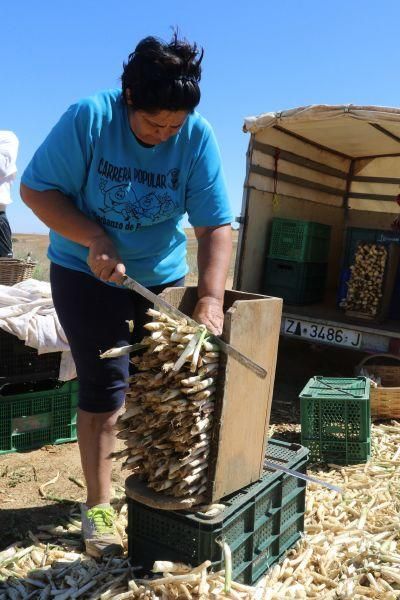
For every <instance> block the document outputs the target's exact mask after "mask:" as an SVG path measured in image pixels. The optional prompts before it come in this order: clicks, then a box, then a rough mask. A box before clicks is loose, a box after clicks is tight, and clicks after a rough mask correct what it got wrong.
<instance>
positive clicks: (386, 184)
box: [234, 104, 400, 355]
mask: <svg viewBox="0 0 400 600" xmlns="http://www.w3.org/2000/svg"><path fill="white" fill-rule="evenodd" d="M243 129H244V131H245V132H246V133H249V134H250V139H249V145H248V150H247V155H246V175H245V181H244V190H243V201H242V211H241V215H240V217H239V218H238V221H239V223H240V228H239V237H238V248H237V256H236V264H235V275H234V288H235V289H237V290H242V291H247V292H254V293H265V286H264V283H263V282H264V279H265V269H266V260H267V255H268V245H269V240H270V236H271V228H272V223H273V220H274V219H280V218H281V219H291V220H301V221H309V222H318V223H321V224H325V225H329V226H330V243H329V254H328V256H327V275H326V286H325V293H324V296H323V298H321V300H320V301H319V302H312V303H307V304H300V305H296V304H289V303H284V308H283V315H282V322H281V335H283V336H287V337H292V338H297V339H302V340H305V341H308V342H312V343H318V344H328V345H332V346H336V347H342V348H350V349H354V350H358V351H361V352H370V353H391V354H395V355H399V354H400V291H399V318H398V319H397V318H385V319H383V320H380V321H378V320H374V319H371V320H367V319H362V318H357V317H354V316H350V315H349V314H348V311H345V310H344V309H343V308H342V307H341V306H340V302H339V300H338V298H339V296H340V289H341V287H343V265H344V260H345V258H346V256H347V258H348V252H349V243H350V242H349V239H350V238H351V235H353V236H354V232H356V233H357V232H358V235H359V239H360V240H364V241H365V240H371V239H373V240H374V241H377V242H380V241H382V243H389V242H391V243H392V244H397V246H398V245H399V242H400V232H399V230H398V229H399V227H398V222H397V217H399V214H400V206H399V204H400V201H399V199H400V195H399V194H400V109H399V108H388V107H379V106H356V105H352V104H349V105H340V106H328V105H311V106H304V107H299V108H295V109H291V110H286V111H281V112H269V113H264V114H261V115H258V116H255V117H248V118H246V119H245V121H244V126H243ZM371 236H372V238H371ZM356 241H357V239H356V240H355V241H354V239H353V240H352V241H351V243H352V244H353V246H354V244H355V243H356ZM353 251H354V248H353ZM396 276H397V279H398V274H397V275H396ZM393 285H395V284H393Z"/></svg>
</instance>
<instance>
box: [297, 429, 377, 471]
mask: <svg viewBox="0 0 400 600" xmlns="http://www.w3.org/2000/svg"><path fill="white" fill-rule="evenodd" d="M301 442H302V444H304V445H305V446H306V447H307V448H308V449H309V450H310V462H323V463H331V464H335V465H358V464H361V463H365V462H367V460H368V459H369V458H370V456H371V440H368V441H367V442H324V441H320V440H308V439H306V438H304V437H303V436H301Z"/></svg>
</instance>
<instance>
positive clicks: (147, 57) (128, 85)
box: [121, 32, 204, 112]
mask: <svg viewBox="0 0 400 600" xmlns="http://www.w3.org/2000/svg"><path fill="white" fill-rule="evenodd" d="M203 53H204V51H203V49H202V48H201V49H199V48H198V47H197V45H196V44H190V43H189V42H188V41H187V40H179V39H178V35H177V33H176V32H175V33H174V35H173V37H172V40H171V41H170V42H169V43H166V42H164V41H162V40H160V39H157V38H155V37H146V38H144V39H143V40H141V41H140V42H139V44H138V45H137V46H136V48H135V50H134V52H132V53H131V54H130V55H129V58H128V62H127V63H124V70H123V73H122V77H121V80H122V92H123V97H124V100H125V102H126V101H127V99H128V98H127V90H130V100H131V102H130V106H131V108H132V109H133V110H144V111H146V112H157V111H159V110H171V111H177V110H185V111H188V112H192V111H193V110H194V108H195V107H196V106H197V105H198V103H199V102H200V88H199V81H200V78H201V67H200V63H201V61H202V59H203Z"/></svg>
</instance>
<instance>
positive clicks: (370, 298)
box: [345, 244, 388, 317]
mask: <svg viewBox="0 0 400 600" xmlns="http://www.w3.org/2000/svg"><path fill="white" fill-rule="evenodd" d="M387 256H388V253H387V249H386V248H385V246H382V245H379V244H359V246H358V248H357V252H356V254H355V262H354V264H353V265H352V266H351V267H350V271H351V275H350V280H349V283H348V291H347V298H346V302H345V308H347V310H353V311H358V312H361V313H364V314H366V315H370V316H371V317H374V316H376V314H377V312H378V310H379V304H380V301H381V299H382V286H383V278H384V274H385V267H386V262H387Z"/></svg>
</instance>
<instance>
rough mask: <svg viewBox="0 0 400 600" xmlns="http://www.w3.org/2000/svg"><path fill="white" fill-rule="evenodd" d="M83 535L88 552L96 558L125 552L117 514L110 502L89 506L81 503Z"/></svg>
mask: <svg viewBox="0 0 400 600" xmlns="http://www.w3.org/2000/svg"><path fill="white" fill-rule="evenodd" d="M81 515H82V536H83V541H84V542H85V546H86V553H87V554H89V556H93V557H94V558H101V557H102V556H106V555H108V556H110V555H111V554H113V555H118V554H121V553H122V552H123V549H124V548H123V545H122V539H121V536H120V535H119V533H118V530H117V528H116V526H115V519H116V514H115V511H114V509H113V508H112V506H110V504H97V505H96V506H92V508H88V507H87V506H86V504H81Z"/></svg>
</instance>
